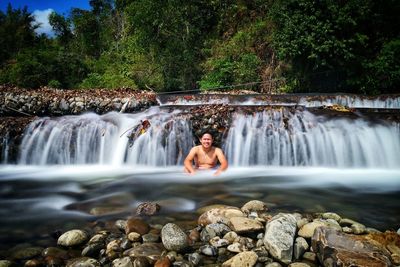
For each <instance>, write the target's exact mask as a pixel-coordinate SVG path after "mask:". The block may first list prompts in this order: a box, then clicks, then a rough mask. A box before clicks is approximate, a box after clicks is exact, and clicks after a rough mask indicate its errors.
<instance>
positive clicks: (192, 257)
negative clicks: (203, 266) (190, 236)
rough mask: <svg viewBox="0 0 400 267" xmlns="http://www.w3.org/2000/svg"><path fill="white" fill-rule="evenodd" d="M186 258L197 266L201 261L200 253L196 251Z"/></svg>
mask: <svg viewBox="0 0 400 267" xmlns="http://www.w3.org/2000/svg"><path fill="white" fill-rule="evenodd" d="M188 260H189V262H190V263H191V264H193V265H195V266H197V265H199V264H200V262H201V255H200V254H199V253H197V252H195V253H192V254H189V257H188Z"/></svg>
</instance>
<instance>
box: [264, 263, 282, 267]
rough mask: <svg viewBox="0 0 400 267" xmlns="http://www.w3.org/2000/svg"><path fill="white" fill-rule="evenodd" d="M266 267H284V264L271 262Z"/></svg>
mask: <svg viewBox="0 0 400 267" xmlns="http://www.w3.org/2000/svg"><path fill="white" fill-rule="evenodd" d="M265 267H282V264H280V263H279V262H271V263H268V264H267V265H265Z"/></svg>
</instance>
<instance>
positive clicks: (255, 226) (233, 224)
mask: <svg viewBox="0 0 400 267" xmlns="http://www.w3.org/2000/svg"><path fill="white" fill-rule="evenodd" d="M229 227H230V228H231V229H232V230H233V231H235V232H236V233H239V234H240V233H248V232H257V231H260V230H263V229H264V226H263V225H262V223H260V222H259V221H256V220H252V219H249V218H244V217H232V218H231V219H230V221H229Z"/></svg>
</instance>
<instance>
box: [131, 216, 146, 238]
mask: <svg viewBox="0 0 400 267" xmlns="http://www.w3.org/2000/svg"><path fill="white" fill-rule="evenodd" d="M149 231H150V226H149V225H148V224H147V223H146V222H145V221H143V220H141V219H138V218H130V219H128V221H127V222H126V227H125V233H126V234H129V233H131V232H136V233H139V234H141V235H144V234H147V233H148V232H149Z"/></svg>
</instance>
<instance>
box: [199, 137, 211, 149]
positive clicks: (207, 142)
mask: <svg viewBox="0 0 400 267" xmlns="http://www.w3.org/2000/svg"><path fill="white" fill-rule="evenodd" d="M212 141H213V139H212V136H211V135H210V134H204V135H203V136H202V137H201V138H200V143H201V145H202V146H203V147H204V148H209V147H211V146H212Z"/></svg>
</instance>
